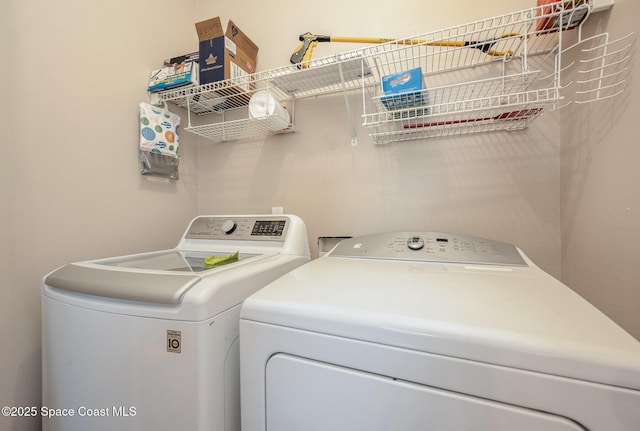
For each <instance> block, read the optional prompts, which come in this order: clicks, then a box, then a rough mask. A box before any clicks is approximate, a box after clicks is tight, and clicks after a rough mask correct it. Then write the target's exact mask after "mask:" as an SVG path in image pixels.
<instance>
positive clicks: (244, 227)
mask: <svg viewBox="0 0 640 431" xmlns="http://www.w3.org/2000/svg"><path fill="white" fill-rule="evenodd" d="M288 226H289V219H288V218H287V216H281V215H275V216H251V217H247V216H220V217H218V216H203V217H198V218H196V219H195V220H194V221H193V223H191V226H189V229H188V230H187V233H186V235H185V238H186V239H208V240H244V241H265V240H268V241H284V238H285V236H286V234H287V228H288Z"/></svg>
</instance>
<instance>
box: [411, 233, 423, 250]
mask: <svg viewBox="0 0 640 431" xmlns="http://www.w3.org/2000/svg"><path fill="white" fill-rule="evenodd" d="M407 247H409V248H410V249H411V250H420V249H421V248H422V247H424V240H423V239H422V238H420V237H419V236H412V237H411V238H409V239H408V240H407Z"/></svg>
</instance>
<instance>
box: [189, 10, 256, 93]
mask: <svg viewBox="0 0 640 431" xmlns="http://www.w3.org/2000/svg"><path fill="white" fill-rule="evenodd" d="M196 31H197V32H198V39H199V41H200V42H199V57H200V58H199V64H200V84H208V83H211V82H217V81H222V80H225V79H231V80H233V81H234V84H235V86H234V87H232V88H231V90H233V92H235V93H238V92H248V91H250V90H251V89H252V83H251V82H250V76H249V75H250V74H253V73H254V72H255V70H256V61H257V59H258V46H257V45H256V44H255V43H253V41H252V40H251V39H250V38H249V37H248V36H247V35H246V34H245V33H244V32H243V31H242V30H240V29H239V28H238V26H236V25H235V24H234V22H233V21H231V20H230V21H229V23H228V24H227V30H226V32H224V33H223V31H222V23H221V22H220V17H216V18H211V19H208V20H206V21H201V22H198V23H196ZM247 100H248V99H247Z"/></svg>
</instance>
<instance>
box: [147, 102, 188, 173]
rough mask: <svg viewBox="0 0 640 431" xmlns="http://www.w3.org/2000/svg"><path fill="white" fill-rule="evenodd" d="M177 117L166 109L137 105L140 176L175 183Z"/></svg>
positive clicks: (177, 159)
mask: <svg viewBox="0 0 640 431" xmlns="http://www.w3.org/2000/svg"><path fill="white" fill-rule="evenodd" d="M179 128H180V116H178V115H177V114H174V113H172V112H170V111H169V110H168V109H167V106H166V104H165V106H164V107H163V108H159V107H157V106H153V105H150V104H148V103H140V163H141V165H142V168H141V173H142V175H154V176H159V177H164V178H171V179H175V180H177V179H178V163H179V161H180V156H179V155H178V148H179V141H178V129H179Z"/></svg>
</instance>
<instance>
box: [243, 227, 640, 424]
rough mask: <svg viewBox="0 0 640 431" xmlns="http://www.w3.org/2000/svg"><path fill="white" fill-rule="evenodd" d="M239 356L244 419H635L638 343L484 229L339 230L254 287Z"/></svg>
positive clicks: (639, 398)
mask: <svg viewBox="0 0 640 431" xmlns="http://www.w3.org/2000/svg"><path fill="white" fill-rule="evenodd" d="M606 288H607V286H603V289H606ZM240 356H241V359H242V360H241V382H242V383H241V388H242V390H241V393H242V426H243V427H242V429H243V431H265V430H268V431H276V430H277V431H299V430H305V431H316V430H318V431H319V430H349V431H377V430H380V431H382V430H403V431H407V430H433V431H463V430H464V431H468V430H474V431H513V430H517V431H585V430H589V431H637V430H640V343H639V342H638V341H637V340H636V339H635V338H633V337H632V336H631V335H629V334H628V333H627V332H625V331H624V330H623V329H621V328H620V327H619V326H618V325H616V324H615V323H614V322H613V321H611V320H610V319H609V318H607V317H606V316H605V315H604V314H603V313H601V312H600V311H598V310H597V309H596V308H595V307H593V306H592V305H591V304H590V303H588V302H587V301H586V300H584V299H583V298H582V297H580V296H578V295H577V294H576V293H575V292H573V291H572V290H571V289H570V288H568V287H567V286H565V285H563V284H562V283H560V282H559V281H557V280H556V279H554V278H553V277H551V276H550V275H548V274H547V273H545V272H544V271H542V270H541V269H540V268H538V267H537V266H536V265H535V264H534V263H533V262H532V261H531V260H530V259H529V258H528V257H527V256H526V255H525V254H524V253H523V252H522V251H521V250H519V249H518V248H516V247H514V246H513V245H509V244H505V243H500V242H496V241H491V240H486V239H481V238H475V237H469V236H463V235H454V234H446V233H437V232H392V233H382V234H374V235H368V236H362V237H356V238H353V239H347V240H344V241H342V242H340V243H339V244H338V245H337V246H336V247H335V248H334V249H333V250H332V251H331V252H330V253H329V254H327V255H325V256H324V257H322V258H319V259H317V260H314V261H312V262H311V263H309V264H307V265H305V266H302V267H300V268H298V269H296V270H294V271H292V272H290V273H288V274H287V275H285V276H284V277H282V278H280V279H279V280H277V281H275V282H273V283H271V284H269V285H268V286H267V287H265V288H264V289H262V290H260V291H259V292H257V293H255V294H253V295H252V296H250V297H249V298H248V299H247V300H246V301H245V302H244V304H243V307H242V311H241V319H240Z"/></svg>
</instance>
